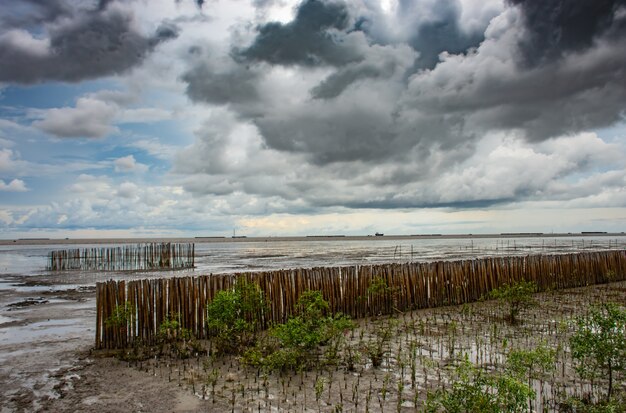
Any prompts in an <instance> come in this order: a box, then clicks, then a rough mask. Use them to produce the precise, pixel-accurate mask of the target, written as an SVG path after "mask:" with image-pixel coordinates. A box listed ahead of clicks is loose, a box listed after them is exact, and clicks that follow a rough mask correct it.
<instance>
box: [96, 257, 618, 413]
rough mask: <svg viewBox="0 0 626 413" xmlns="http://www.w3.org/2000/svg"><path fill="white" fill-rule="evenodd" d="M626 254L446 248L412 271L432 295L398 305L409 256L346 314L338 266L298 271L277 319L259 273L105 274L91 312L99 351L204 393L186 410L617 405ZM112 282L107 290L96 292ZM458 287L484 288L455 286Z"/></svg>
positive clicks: (381, 269)
mask: <svg viewBox="0 0 626 413" xmlns="http://www.w3.org/2000/svg"><path fill="white" fill-rule="evenodd" d="M624 253H625V252H624V251H623V250H620V251H614V252H612V253H582V254H570V255H565V256H540V257H526V258H519V257H518V258H512V257H511V258H510V261H509V260H507V259H506V258H503V259H490V258H487V259H479V260H476V261H472V262H471V263H470V262H468V261H465V262H461V264H459V265H460V267H459V269H460V268H464V269H466V270H467V269H469V268H470V267H472V266H474V267H475V268H477V269H478V272H471V271H470V272H467V271H465V277H462V276H461V273H459V272H458V271H455V270H454V269H452V268H453V264H451V263H449V262H439V263H433V264H430V265H432V266H433V268H435V269H434V270H433V271H432V274H430V272H428V271H426V272H424V273H423V274H422V271H417V272H416V274H418V275H420V274H421V276H423V277H422V278H424V279H426V280H430V281H426V282H425V283H424V285H422V286H418V287H416V288H417V289H418V290H420V289H425V291H428V294H427V296H428V297H429V301H428V302H430V298H431V293H432V294H435V295H437V296H438V295H439V293H438V291H441V294H443V295H442V297H444V298H443V299H442V300H437V301H436V303H435V306H434V307H432V308H420V307H422V306H419V305H418V306H417V307H418V308H415V306H409V307H407V306H406V305H403V304H402V302H403V300H402V297H403V296H404V295H406V294H407V291H413V290H412V289H413V287H415V286H416V285H417V284H414V283H413V282H412V281H410V282H408V284H407V282H406V280H405V281H401V280H402V279H403V277H402V276H403V275H407V274H411V273H412V271H411V269H410V268H409V267H406V266H404V267H403V266H402V265H400V264H391V265H390V266H386V267H385V266H372V267H371V268H370V269H371V270H372V271H370V272H367V274H368V275H369V277H366V279H367V282H366V283H365V284H364V285H365V287H366V288H365V287H364V288H365V290H363V289H359V290H358V292H359V293H362V295H361V296H358V297H352V298H350V300H351V301H355V300H356V302H359V301H360V300H361V301H362V300H366V301H367V302H372V303H378V304H380V305H377V306H375V307H372V308H371V309H370V311H367V312H366V313H365V314H364V315H360V316H355V315H354V314H352V317H351V316H350V313H351V311H345V308H343V307H345V305H341V301H340V298H339V296H338V295H337V293H338V291H343V290H344V289H345V288H347V287H346V286H344V288H342V287H338V286H334V285H333V284H332V282H331V281H332V280H331V278H333V279H334V278H339V279H341V278H344V277H345V274H343V273H342V271H338V272H337V273H335V272H333V271H332V268H331V269H328V268H327V269H324V268H317V269H313V270H311V271H312V273H311V274H304V273H302V275H303V277H304V278H306V279H308V278H311V279H314V280H316V281H319V282H317V283H314V284H311V285H309V284H308V283H305V282H304V281H305V280H304V279H303V280H300V279H299V277H297V276H296V275H299V274H300V271H302V270H294V271H293V273H292V274H291V275H292V276H293V277H295V278H294V280H295V281H294V282H295V283H296V284H297V285H298V286H299V287H302V288H301V290H302V291H300V290H298V291H299V294H293V295H289V297H287V298H285V297H282V298H279V299H278V302H279V303H281V308H282V307H284V308H283V309H284V310H288V309H289V308H292V311H288V312H287V313H286V314H285V317H278V319H276V317H271V313H272V310H271V306H272V303H273V302H275V301H276V298H272V295H271V294H269V295H268V292H269V291H271V290H281V291H282V290H284V289H285V288H286V287H284V286H283V287H277V286H274V287H275V288H272V287H271V286H270V284H266V283H264V281H263V277H259V278H255V277H253V276H251V274H247V275H246V274H241V275H239V276H236V275H233V276H232V277H234V278H233V279H232V280H231V281H232V282H229V283H227V282H223V281H224V280H221V281H219V282H218V284H219V285H220V286H221V287H220V288H219V290H218V291H217V292H214V293H212V294H211V297H208V296H207V297H204V298H201V299H200V301H198V300H195V301H194V300H191V299H190V297H191V295H190V292H191V291H193V292H194V294H197V292H198V291H203V290H206V291H208V290H207V289H206V288H205V287H200V286H191V284H189V282H190V281H191V279H190V278H189V279H173V280H172V282H174V284H172V285H170V286H169V288H168V289H164V288H163V287H158V286H148V285H147V284H146V285H143V284H142V281H138V284H137V285H142V289H144V290H145V289H146V288H147V290H146V291H152V290H154V291H160V293H159V294H165V295H166V296H167V297H168V298H167V300H166V301H164V302H163V303H160V304H159V302H158V301H154V300H156V298H155V297H145V296H143V295H142V294H140V293H139V290H134V289H132V288H130V285H131V284H132V282H130V283H126V282H119V283H114V282H108V283H106V284H98V289H99V292H98V301H99V302H100V303H103V301H102V300H103V299H105V298H106V300H105V301H106V303H107V307H110V308H109V310H110V311H105V312H104V313H102V314H101V312H100V311H98V319H99V320H101V322H103V323H104V324H105V326H106V329H107V330H109V331H110V332H111V333H113V335H112V336H111V337H112V338H113V339H114V341H112V342H111V343H110V344H112V345H103V346H98V345H96V347H97V348H99V349H98V350H97V349H94V350H93V351H92V353H91V354H92V356H94V357H97V358H99V357H104V358H108V359H110V358H111V357H115V358H117V360H118V362H119V363H120V364H119V365H118V366H126V368H128V369H130V370H132V371H138V372H143V373H145V374H147V375H149V376H150V377H152V378H153V380H154V381H157V382H158V381H159V380H160V381H162V382H163V383H165V382H167V383H168V384H171V383H175V384H176V385H177V386H178V387H180V389H181V391H180V393H179V394H180V395H186V396H189V395H191V396H193V397H194V398H195V405H194V406H193V407H192V408H190V406H189V405H187V406H186V407H185V408H186V409H187V410H193V411H201V410H203V411H204V410H206V411H232V412H235V411H250V412H252V411H318V412H343V411H354V412H359V411H366V412H389V411H397V412H403V411H406V412H408V411H421V412H429V413H430V412H433V413H435V412H448V413H453V412H463V411H472V412H490V413H491V412H504V413H517V412H520V413H521V412H527V411H535V412H546V411H556V412H607V413H608V412H618V411H624V410H625V409H626V381H625V380H624V379H625V378H626V362H625V361H626V307H625V304H626V282H625V281H624V274H625V272H624V271H625V270H626V267H624ZM525 260H528V262H527V261H525ZM518 261H519V262H518ZM407 265H409V264H407ZM365 268H369V267H365ZM416 268H417V267H416ZM518 269H519V270H520V271H518ZM342 270H343V271H347V270H348V268H343V269H342ZM324 273H328V275H332V277H330V278H329V279H328V280H326V281H324V279H322V278H320V277H319V275H320V274H324ZM378 273H380V274H378ZM429 274H430V275H429ZM268 276H269V277H270V278H274V276H276V277H278V279H283V278H284V277H283V276H282V275H281V274H278V275H277V274H268ZM355 276H357V277H358V276H360V274H355ZM433 277H435V278H433ZM459 277H460V278H459ZM418 278H420V277H419V276H418ZM463 280H464V281H463ZM472 280H473V281H472ZM470 281H471V283H470ZM165 282H166V283H167V282H169V281H167V280H166V281H165ZM455 282H460V284H458V283H457V284H458V285H457V284H455ZM473 283H477V284H476V285H477V286H481V288H473V287H471V285H472V284H473ZM188 284H189V285H188ZM104 285H108V286H109V287H112V288H110V289H107V290H104V289H103V290H102V291H100V289H101V288H104ZM348 285H352V286H354V285H356V284H354V283H351V282H348ZM407 285H412V286H413V287H410V288H409V289H408V290H407V289H406V288H407V287H406V286H407ZM183 286H185V287H184V288H183ZM207 286H208V285H207ZM460 286H463V288H465V289H468V290H467V291H474V290H476V292H477V295H476V296H475V297H474V299H472V300H469V301H468V300H463V299H460V298H462V297H465V295H464V294H461V290H460V289H459V288H456V287H460ZM573 286H577V287H578V288H568V287H573ZM482 287H485V288H482ZM186 289H187V290H188V291H189V292H186ZM105 291H108V292H107V293H106V294H104V292H105ZM168 291H169V292H168ZM173 291H176V294H174V293H173ZM416 291H417V290H416ZM444 292H446V293H445V294H444ZM179 293H180V297H179V296H178V295H179ZM118 294H119V296H118ZM411 294H413V293H411ZM459 294H460V295H459ZM472 296H473V295H472ZM124 297H126V298H124ZM185 297H187V298H185ZM446 297H447V298H446ZM455 297H456V298H459V299H454V298H455ZM466 298H467V297H466ZM418 301H419V300H418ZM333 302H334V303H333ZM115 303H116V304H115ZM146 303H147V304H146ZM202 303H204V305H203V304H202ZM425 303H426V302H425ZM113 304H115V305H114V308H113V307H112V305H113ZM416 304H417V302H416ZM99 305H100V304H99ZM146 305H147V306H146ZM153 305H155V308H154V312H151V311H152V310H149V308H152V306H153ZM205 305H206V307H205ZM141 308H143V309H141ZM346 308H347V307H346ZM342 309H343V311H342ZM357 313H358V312H357ZM146 320H150V322H149V323H148V324H153V323H152V321H155V320H156V322H157V327H156V328H155V329H153V331H152V332H151V333H148V334H147V335H135V333H136V332H138V331H139V332H142V331H143V332H145V331H147V330H146V329H147V328H148V327H149V326H148V324H146V323H145V322H144V321H146ZM159 320H161V321H160V322H159ZM196 321H197V322H199V323H200V324H199V325H198V324H197V322H196ZM194 322H195V323H196V324H195V325H194ZM202 326H206V329H203V328H201V327H202ZM199 328H200V329H199ZM202 331H204V333H206V334H200V333H202ZM129 332H132V334H131V335H132V336H134V339H130V338H131V337H129V336H128V335H127V334H128V333H129ZM117 374H118V375H119V374H120V373H119V372H118V373H117ZM168 409H169V408H168ZM172 410H174V411H176V410H177V408H173V409H172Z"/></svg>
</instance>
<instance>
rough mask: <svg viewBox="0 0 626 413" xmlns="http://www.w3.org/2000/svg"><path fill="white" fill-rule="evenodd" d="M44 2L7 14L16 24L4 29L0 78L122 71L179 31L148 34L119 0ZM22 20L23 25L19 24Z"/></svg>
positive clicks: (72, 78) (70, 77) (167, 28)
mask: <svg viewBox="0 0 626 413" xmlns="http://www.w3.org/2000/svg"><path fill="white" fill-rule="evenodd" d="M31 3H32V4H33V6H32V7H29V5H30V4H31ZM42 4H43V3H42V2H27V4H26V5H20V6H18V7H21V8H25V11H24V14H23V15H22V16H21V17H19V18H18V17H15V13H12V14H11V15H10V17H2V19H3V20H8V21H10V22H11V24H12V26H13V27H11V26H9V28H8V30H6V29H5V30H4V31H3V32H2V33H0V60H1V61H2V62H3V64H2V65H1V66H0V81H2V82H16V83H24V84H31V83H37V82H42V81H45V80H61V81H68V82H77V81H80V80H83V79H92V78H97V77H101V76H106V75H113V74H120V73H123V72H125V71H127V70H128V69H130V68H132V67H133V66H135V65H137V64H139V63H140V62H141V61H142V60H143V59H144V58H145V57H146V55H147V54H148V53H149V52H150V51H152V50H153V49H154V48H155V47H156V46H157V45H158V44H159V43H161V42H164V41H166V40H169V39H172V38H175V37H176V36H177V34H178V32H177V28H176V27H175V26H173V25H168V24H162V25H161V26H160V27H159V28H158V29H157V30H156V32H155V33H153V34H150V35H145V34H143V33H142V32H141V31H140V30H139V29H138V27H137V25H136V23H135V20H134V17H133V14H132V12H131V11H129V10H128V9H126V8H125V7H123V5H121V4H118V3H117V2H101V3H100V4H99V5H98V6H97V7H96V8H95V9H72V8H70V6H68V5H67V4H66V3H65V2H61V1H53V2H50V3H49V4H48V2H45V4H46V6H43V5H42ZM9 9H10V7H6V8H5V7H3V10H6V11H7V12H8V11H9ZM0 13H1V12H0ZM18 23H21V27H16V24H18ZM42 32H43V33H44V35H41V34H40V33H42ZM33 33H37V34H36V35H35V34H33Z"/></svg>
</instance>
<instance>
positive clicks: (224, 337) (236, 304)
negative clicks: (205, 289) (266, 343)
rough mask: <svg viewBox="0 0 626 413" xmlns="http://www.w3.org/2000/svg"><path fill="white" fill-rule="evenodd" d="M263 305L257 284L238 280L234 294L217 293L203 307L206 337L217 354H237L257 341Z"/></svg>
mask: <svg viewBox="0 0 626 413" xmlns="http://www.w3.org/2000/svg"><path fill="white" fill-rule="evenodd" d="M265 310H266V305H265V299H264V296H263V292H262V291H261V289H260V288H259V286H258V285H257V284H253V283H248V282H247V281H245V280H244V279H239V280H237V283H236V284H235V288H234V290H233V291H218V293H217V294H216V295H215V297H214V298H213V301H211V302H210V303H209V304H208V305H207V308H206V314H207V327H208V329H209V335H210V336H211V337H213V338H214V340H213V342H214V344H215V349H216V351H217V352H218V353H227V354H238V353H241V352H242V351H243V350H244V349H245V348H246V347H247V346H250V345H253V344H254V343H255V342H256V335H257V332H258V331H259V330H260V329H261V327H262V323H263V317H264V315H265Z"/></svg>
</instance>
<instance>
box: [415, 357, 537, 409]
mask: <svg viewBox="0 0 626 413" xmlns="http://www.w3.org/2000/svg"><path fill="white" fill-rule="evenodd" d="M455 373H456V379H455V380H454V381H453V382H452V385H451V387H450V388H448V389H440V390H437V391H436V392H434V393H433V392H429V393H428V395H427V400H426V406H425V411H426V412H429V413H436V412H447V413H463V412H475V413H507V412H509V413H517V412H524V411H526V401H527V400H528V399H529V398H532V397H535V393H534V391H533V390H532V389H531V388H530V387H529V386H528V385H526V384H524V383H523V382H521V381H519V380H518V379H517V378H515V377H513V376H511V375H508V374H500V375H490V374H487V373H486V372H485V371H483V370H482V369H480V368H478V367H476V366H474V365H473V364H472V363H470V362H469V361H468V360H465V361H463V362H461V364H460V365H459V366H458V367H457V368H456V371H455Z"/></svg>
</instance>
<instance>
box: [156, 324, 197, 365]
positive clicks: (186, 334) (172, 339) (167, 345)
mask: <svg viewBox="0 0 626 413" xmlns="http://www.w3.org/2000/svg"><path fill="white" fill-rule="evenodd" d="M158 341H159V344H160V349H159V354H160V355H163V354H171V355H173V356H175V357H176V358H180V359H185V358H188V357H190V356H192V355H197V354H203V353H205V351H204V349H203V348H202V346H201V344H200V342H199V341H198V340H196V339H195V337H194V336H193V334H192V333H191V330H189V329H187V328H183V327H182V325H181V323H180V314H171V315H169V316H168V317H166V319H165V320H164V321H163V322H162V323H161V325H160V326H159V333H158Z"/></svg>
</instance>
